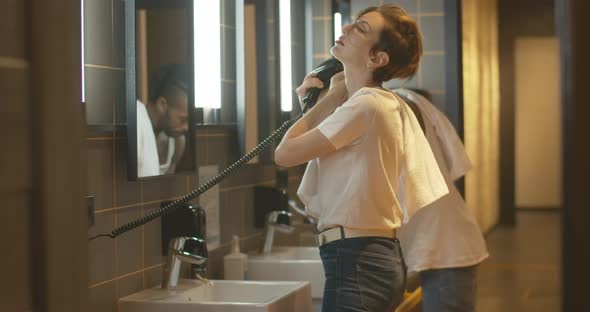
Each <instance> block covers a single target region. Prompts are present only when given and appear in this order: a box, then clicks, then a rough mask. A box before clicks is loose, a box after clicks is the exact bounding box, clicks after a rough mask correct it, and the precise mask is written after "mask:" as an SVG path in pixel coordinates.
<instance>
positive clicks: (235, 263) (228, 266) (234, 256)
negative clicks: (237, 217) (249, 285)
mask: <svg viewBox="0 0 590 312" xmlns="http://www.w3.org/2000/svg"><path fill="white" fill-rule="evenodd" d="M247 265H248V255H246V254H243V253H241V252H240V238H239V237H238V236H237V235H234V237H233V239H232V242H231V251H230V253H229V254H227V255H225V256H224V257H223V273H224V278H225V279H226V280H244V279H245V278H246V271H247V270H248V266H247Z"/></svg>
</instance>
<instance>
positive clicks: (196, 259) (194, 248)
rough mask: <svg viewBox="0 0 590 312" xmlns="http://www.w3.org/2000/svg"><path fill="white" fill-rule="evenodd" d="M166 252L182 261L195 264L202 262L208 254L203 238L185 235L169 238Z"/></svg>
mask: <svg viewBox="0 0 590 312" xmlns="http://www.w3.org/2000/svg"><path fill="white" fill-rule="evenodd" d="M168 254H172V255H175V256H176V257H177V258H178V259H179V260H180V261H182V262H187V263H192V264H197V265H202V264H204V263H205V262H206V261H207V257H208V256H209V255H208V251H207V243H206V242H205V240H203V239H201V238H197V237H185V236H183V237H177V238H174V239H172V240H170V243H169V244H168Z"/></svg>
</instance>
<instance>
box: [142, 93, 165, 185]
mask: <svg viewBox="0 0 590 312" xmlns="http://www.w3.org/2000/svg"><path fill="white" fill-rule="evenodd" d="M159 174H160V160H159V157H158V148H157V147H156V135H155V134H154V128H153V127H152V122H151V120H150V117H149V115H148V112H147V109H146V107H145V104H143V103H142V102H140V101H139V100H138V101H137V176H138V177H140V178H141V177H150V176H157V175H159Z"/></svg>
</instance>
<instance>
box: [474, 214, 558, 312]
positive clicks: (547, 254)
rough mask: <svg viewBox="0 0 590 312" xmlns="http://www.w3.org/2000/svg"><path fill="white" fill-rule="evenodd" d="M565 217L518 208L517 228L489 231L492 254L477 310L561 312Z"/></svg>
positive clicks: (483, 273)
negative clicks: (561, 270) (562, 225)
mask: <svg viewBox="0 0 590 312" xmlns="http://www.w3.org/2000/svg"><path fill="white" fill-rule="evenodd" d="M560 217H561V215H560V214H559V212H544V211H519V212H518V214H517V226H516V227H496V228H495V229H494V230H492V231H491V232H490V233H489V235H488V236H487V237H486V240H487V243H488V249H489V251H490V258H489V259H488V260H486V261H485V262H484V263H483V264H482V265H481V267H480V270H479V276H478V282H479V284H478V305H477V311H478V312H498V311H510V312H512V311H519V312H520V311H526V312H528V311H531V312H532V311H534V312H549V311H552V312H553V311H560V298H561V287H560V286H561V285H560V283H561V272H560V268H561V265H560V262H561V258H560V257H561V255H560V253H561V222H560Z"/></svg>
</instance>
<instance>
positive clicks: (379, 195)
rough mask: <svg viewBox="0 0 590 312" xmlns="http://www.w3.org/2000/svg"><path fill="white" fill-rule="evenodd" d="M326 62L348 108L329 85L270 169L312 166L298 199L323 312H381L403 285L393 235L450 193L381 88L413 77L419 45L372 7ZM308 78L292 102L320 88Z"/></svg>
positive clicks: (407, 114)
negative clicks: (332, 62)
mask: <svg viewBox="0 0 590 312" xmlns="http://www.w3.org/2000/svg"><path fill="white" fill-rule="evenodd" d="M331 53H332V55H333V56H334V57H335V58H337V59H338V60H340V61H341V62H342V64H343V65H344V84H345V88H340V89H343V90H346V91H347V95H348V98H347V100H346V101H345V102H344V103H342V101H337V100H334V99H335V98H338V96H331V92H332V91H333V90H337V89H338V88H337V87H335V86H334V85H332V86H331V90H330V91H329V92H328V94H327V95H326V96H325V97H324V98H323V99H322V100H320V101H319V102H318V103H317V104H316V105H315V106H314V107H313V108H312V109H311V110H309V112H308V113H307V114H306V115H305V116H303V117H302V118H301V119H300V120H298V121H297V122H296V123H295V124H294V125H293V126H292V127H291V128H290V129H289V131H288V132H287V133H286V134H285V136H284V138H283V140H282V141H281V143H280V144H279V146H278V147H277V149H276V151H275V162H276V163H277V164H278V165H281V166H285V167H290V166H296V165H300V164H303V163H305V162H308V161H309V162H310V163H309V165H308V168H307V170H306V173H305V175H304V178H303V181H302V184H301V186H300V189H299V191H298V194H299V196H300V198H301V199H302V201H303V202H304V203H305V205H306V211H307V213H309V214H310V215H311V216H313V217H316V218H317V219H318V230H319V231H320V233H319V234H318V244H319V245H320V255H321V257H322V262H323V264H324V270H325V274H326V284H325V289H324V298H323V306H322V307H323V311H330V312H331V311H371V312H385V311H387V312H389V311H392V310H393V309H394V308H395V307H396V306H397V305H398V304H399V303H400V302H401V300H402V297H403V292H404V289H405V276H406V272H405V271H406V268H405V263H404V260H403V257H402V253H401V249H400V244H399V241H398V240H397V239H396V236H395V230H396V229H397V228H398V227H399V226H400V225H401V223H402V221H407V218H408V217H409V216H411V215H412V213H413V212H414V211H415V210H416V209H418V208H420V207H422V206H424V205H426V204H428V203H430V202H432V201H434V200H436V199H438V198H439V197H441V196H443V195H444V194H446V193H447V192H448V189H447V187H446V185H445V183H444V179H443V178H442V175H441V174H440V171H439V170H438V167H437V166H436V162H435V160H434V157H433V156H432V151H431V150H430V148H429V147H428V143H427V141H426V139H425V138H424V135H423V133H422V132H421V130H420V125H419V124H418V122H417V120H416V117H415V116H414V115H413V114H412V113H411V110H410V108H409V107H407V106H405V104H404V103H403V102H401V101H399V100H398V98H397V97H396V96H395V95H394V94H393V93H392V92H390V91H389V90H387V89H384V88H383V87H382V86H381V84H382V82H384V81H387V80H390V79H393V78H398V79H405V78H409V77H411V76H413V75H414V74H415V73H416V71H417V69H418V64H419V61H420V58H421V54H422V43H421V37H420V33H419V31H418V28H417V26H416V23H415V22H414V21H413V20H412V19H411V18H410V17H409V16H408V15H407V14H406V12H404V11H403V10H402V9H401V8H399V7H397V6H393V5H383V6H379V7H370V8H367V9H365V10H363V11H362V12H361V13H360V14H359V17H358V18H357V19H356V21H355V22H354V23H353V24H351V25H346V26H344V27H343V29H342V36H341V37H340V38H339V39H338V40H337V41H336V44H335V45H334V46H333V47H332V49H331ZM314 76H315V75H314V74H310V75H308V76H307V77H306V78H305V80H304V82H303V84H302V85H301V86H300V87H299V88H297V93H298V95H299V97H300V99H301V97H302V96H303V95H304V94H305V93H306V92H307V90H308V89H309V88H310V87H323V85H322V83H321V81H320V80H319V79H317V78H315V77H314ZM335 79H338V77H336V78H335ZM335 79H333V81H334V80H335ZM335 85H337V84H335ZM401 189H404V190H405V191H403V192H402V191H400V190H401Z"/></svg>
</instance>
